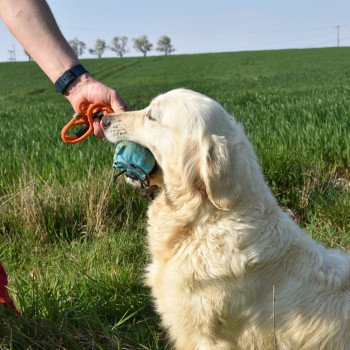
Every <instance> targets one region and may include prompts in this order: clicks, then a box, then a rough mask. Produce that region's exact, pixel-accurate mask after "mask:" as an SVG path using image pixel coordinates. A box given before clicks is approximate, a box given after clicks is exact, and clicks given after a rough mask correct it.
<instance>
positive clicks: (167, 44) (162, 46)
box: [157, 35, 175, 55]
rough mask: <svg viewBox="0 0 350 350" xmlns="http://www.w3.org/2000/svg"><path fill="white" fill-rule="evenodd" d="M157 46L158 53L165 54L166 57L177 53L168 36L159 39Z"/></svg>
mask: <svg viewBox="0 0 350 350" xmlns="http://www.w3.org/2000/svg"><path fill="white" fill-rule="evenodd" d="M157 45H158V46H157V51H159V52H163V53H164V55H169V54H171V53H172V52H174V51H175V49H174V48H173V45H171V39H170V38H169V37H168V36H166V35H162V36H161V37H160V38H159V40H158V43H157Z"/></svg>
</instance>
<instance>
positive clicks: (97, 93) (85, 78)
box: [64, 74, 127, 138]
mask: <svg viewBox="0 0 350 350" xmlns="http://www.w3.org/2000/svg"><path fill="white" fill-rule="evenodd" d="M64 95H65V96H66V98H67V99H68V101H69V102H70V103H71V104H72V106H73V108H74V110H75V111H77V110H78V108H79V104H80V102H81V101H83V100H86V101H89V102H104V103H106V104H108V105H109V106H111V107H112V109H113V111H114V112H115V113H120V112H124V111H125V109H126V108H127V107H126V104H125V102H124V101H123V99H122V98H121V96H119V94H118V92H117V91H115V90H113V89H111V88H109V87H108V86H106V85H104V84H103V83H101V82H99V81H98V80H96V79H94V78H93V77H92V76H91V75H90V74H83V75H81V76H80V77H78V78H76V79H75V80H74V82H73V83H72V84H71V85H70V86H69V87H68V89H67V90H66V91H65V92H64ZM94 134H95V136H96V137H98V138H103V137H104V133H103V129H102V128H101V126H100V119H99V118H96V119H95V120H94Z"/></svg>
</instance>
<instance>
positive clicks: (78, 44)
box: [68, 38, 86, 57]
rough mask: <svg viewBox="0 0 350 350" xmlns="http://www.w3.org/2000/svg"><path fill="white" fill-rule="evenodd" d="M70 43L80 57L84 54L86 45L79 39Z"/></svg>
mask: <svg viewBox="0 0 350 350" xmlns="http://www.w3.org/2000/svg"><path fill="white" fill-rule="evenodd" d="M68 43H69V45H70V47H71V48H72V49H73V51H74V52H75V54H76V55H77V56H78V57H79V56H81V55H82V54H83V53H84V51H85V48H86V45H85V43H84V42H82V41H80V40H79V39H78V38H74V39H72V40H69V41H68Z"/></svg>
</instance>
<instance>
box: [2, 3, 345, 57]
mask: <svg viewBox="0 0 350 350" xmlns="http://www.w3.org/2000/svg"><path fill="white" fill-rule="evenodd" d="M48 3H49V5H50V7H51V9H52V11H53V13H54V15H55V18H56V20H57V22H58V24H59V26H60V28H61V30H62V32H63V34H64V35H65V37H66V38H67V39H72V38H74V37H77V38H78V39H79V40H81V41H84V42H85V43H86V44H87V47H88V48H90V47H93V45H94V42H95V40H96V39H98V38H100V39H104V40H105V41H106V42H107V44H108V43H110V41H111V39H112V38H113V37H114V36H120V35H125V36H127V37H128V38H129V45H128V46H129V53H128V54H127V55H128V56H138V55H140V53H138V52H136V51H135V50H134V49H133V47H132V41H131V39H132V38H135V37H138V36H140V35H147V36H148V38H149V40H150V41H151V42H152V43H153V44H154V47H155V46H156V43H157V40H158V38H159V37H160V36H161V35H163V34H165V35H168V36H169V37H170V38H171V40H172V44H173V46H174V47H175V49H176V51H175V54H183V53H202V52H221V51H243V50H266V49H283V48H304V47H326V46H336V44H337V29H336V26H337V25H340V26H341V28H340V45H341V46H350V1H349V0H292V1H291V0H288V1H286V0H236V1H235V0H213V1H209V0H148V1H142V0H126V1H119V0H113V1H112V0H99V1H96V0H48ZM13 48H14V49H15V51H16V58H17V60H25V59H26V57H25V55H24V53H23V50H22V48H21V46H20V45H19V44H18V43H17V41H16V40H15V39H14V38H13V37H12V36H11V34H10V33H9V32H8V30H7V28H6V27H5V26H4V24H3V23H2V22H0V61H7V60H8V58H9V53H8V50H10V49H13ZM150 54H151V55H155V54H157V52H156V51H153V52H152V53H150ZM113 55H114V53H113V52H112V51H109V50H108V51H106V53H105V55H104V56H105V57H111V56H113ZM83 57H92V56H91V55H90V54H88V53H87V50H86V53H85V54H84V55H83Z"/></svg>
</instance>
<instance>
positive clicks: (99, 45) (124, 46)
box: [68, 35, 175, 58]
mask: <svg viewBox="0 0 350 350" xmlns="http://www.w3.org/2000/svg"><path fill="white" fill-rule="evenodd" d="M128 40H129V39H128V38H127V37H126V36H115V37H114V38H113V39H112V40H111V43H110V45H107V43H106V41H105V40H102V39H97V40H96V42H95V45H94V47H93V48H89V49H88V52H89V53H91V54H92V55H96V56H97V57H98V58H101V57H102V55H103V54H104V52H105V51H106V50H107V49H110V50H112V51H114V52H115V53H116V54H117V55H118V56H119V57H123V56H124V55H125V54H126V53H127V52H129V49H128ZM68 42H69V45H70V46H71V47H72V49H73V51H74V52H75V53H76V55H77V56H78V57H79V56H81V55H82V54H83V53H84V52H85V50H86V44H85V43H84V42H82V41H80V40H79V39H78V38H74V39H72V40H69V41H68ZM132 42H133V47H134V48H135V50H137V51H139V52H141V53H142V54H143V56H146V55H147V53H148V52H150V51H151V50H152V48H153V44H152V43H151V42H150V41H149V40H148V38H147V36H146V35H142V36H140V37H138V38H133V39H132ZM156 50H157V51H158V52H161V53H163V54H164V55H169V54H171V53H172V52H174V51H175V49H174V47H173V45H172V43H171V39H170V38H169V37H168V36H167V35H162V36H161V37H160V38H159V39H158V42H157V47H156Z"/></svg>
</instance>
